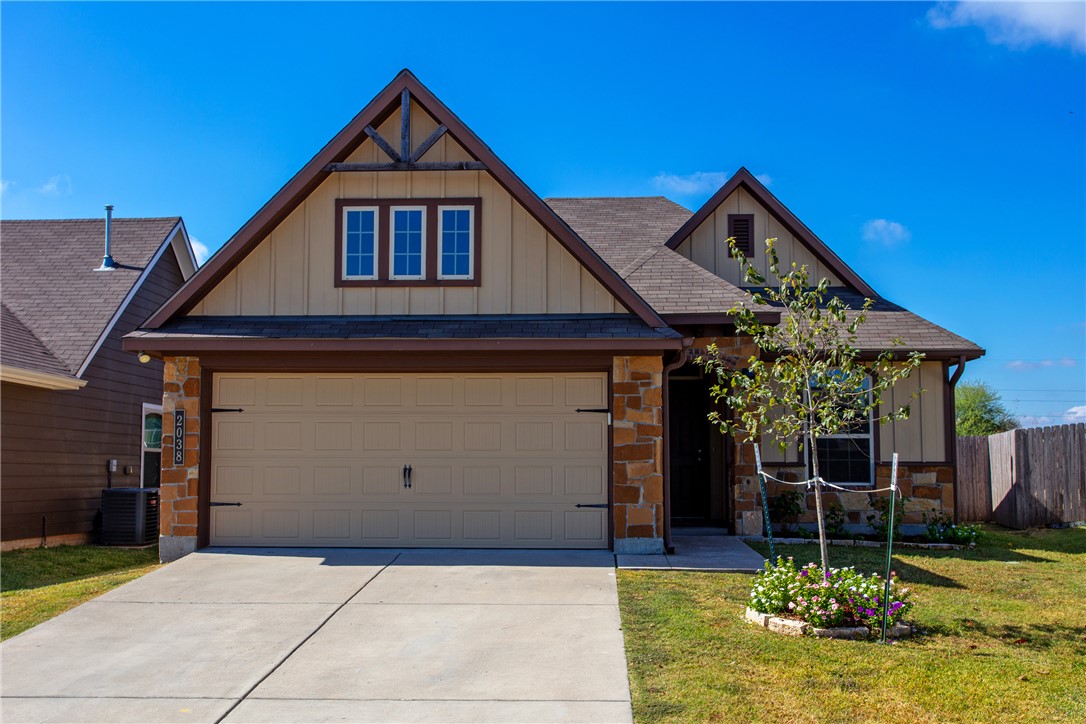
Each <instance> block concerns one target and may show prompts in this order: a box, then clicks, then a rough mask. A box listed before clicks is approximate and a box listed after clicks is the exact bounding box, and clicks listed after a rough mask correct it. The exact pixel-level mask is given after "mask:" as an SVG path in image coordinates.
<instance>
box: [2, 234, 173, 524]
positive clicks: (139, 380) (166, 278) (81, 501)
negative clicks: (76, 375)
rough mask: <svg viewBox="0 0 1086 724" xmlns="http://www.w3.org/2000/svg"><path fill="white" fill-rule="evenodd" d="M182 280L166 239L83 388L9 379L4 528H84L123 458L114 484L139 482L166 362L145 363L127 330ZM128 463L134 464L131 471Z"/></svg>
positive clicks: (4, 410) (4, 402)
mask: <svg viewBox="0 0 1086 724" xmlns="http://www.w3.org/2000/svg"><path fill="white" fill-rule="evenodd" d="M182 282H183V278H182V275H181V269H180V268H179V267H178V265H177V258H176V256H174V254H173V253H172V252H171V251H170V250H169V249H167V250H166V252H165V253H164V254H163V255H162V257H161V258H160V259H159V261H158V263H157V264H156V265H155V268H154V269H153V270H152V271H151V273H150V274H149V275H148V277H147V278H146V279H145V280H144V282H143V285H142V286H141V287H140V289H139V291H138V292H137V293H136V295H135V296H134V297H133V298H132V301H131V302H129V304H128V307H127V309H126V310H125V311H124V313H123V314H122V315H121V317H120V319H119V320H117V324H116V325H115V326H114V327H113V330H112V332H110V334H109V336H108V337H107V338H106V340H105V341H104V342H103V343H102V346H101V347H100V348H99V350H98V353H97V354H96V355H95V356H94V360H93V361H92V362H91V364H90V365H89V366H88V367H87V370H86V372H84V374H83V379H85V380H87V385H86V386H85V387H83V388H82V389H79V390H43V389H40V388H36V387H28V386H25V385H16V384H11V383H8V382H5V383H3V385H2V387H3V390H2V392H0V415H2V416H3V420H4V424H3V427H2V428H0V535H2V538H3V540H5V541H9V540H21V539H26V538H38V537H40V536H41V533H42V516H45V532H46V534H47V535H48V536H58V535H71V534H85V533H90V532H91V531H92V530H93V527H94V518H95V515H96V513H97V512H98V508H99V506H100V504H101V498H102V489H103V488H105V487H106V461H107V460H110V459H115V460H117V472H116V473H114V474H113V486H114V487H138V486H139V484H140V464H141V460H142V435H143V430H142V426H143V405H144V403H147V404H152V405H161V404H162V363H161V362H159V361H157V360H152V361H150V362H148V363H147V364H140V363H139V361H138V360H137V359H136V355H134V354H132V353H130V352H124V351H123V350H122V349H121V337H123V336H124V335H125V334H127V333H128V332H131V331H132V330H133V329H135V328H136V327H138V326H139V325H140V324H142V323H143V321H144V320H146V319H147V318H148V317H150V316H151V314H153V313H154V311H155V310H156V309H158V308H159V306H161V305H162V304H163V303H164V302H165V301H166V300H167V299H169V297H170V296H171V295H172V294H173V293H174V292H175V291H176V290H177V288H178V287H179V286H180V285H181V283H182ZM126 466H131V467H132V469H133V471H134V472H133V473H132V474H131V475H125V474H124V469H125V467H126Z"/></svg>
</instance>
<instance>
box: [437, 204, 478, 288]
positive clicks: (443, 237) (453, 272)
mask: <svg viewBox="0 0 1086 724" xmlns="http://www.w3.org/2000/svg"><path fill="white" fill-rule="evenodd" d="M474 214H475V209H474V207H471V206H441V207H438V240H439V241H438V243H439V244H440V245H441V248H440V250H439V253H438V264H439V265H440V268H439V269H438V274H437V276H438V278H439V279H471V277H472V274H473V273H474V270H475V264H474V262H475V259H474V256H475V253H474V249H475V219H474Z"/></svg>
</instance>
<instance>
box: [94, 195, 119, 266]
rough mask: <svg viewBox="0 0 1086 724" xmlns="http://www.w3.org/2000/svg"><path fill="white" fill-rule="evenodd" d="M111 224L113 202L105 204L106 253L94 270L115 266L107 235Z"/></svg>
mask: <svg viewBox="0 0 1086 724" xmlns="http://www.w3.org/2000/svg"><path fill="white" fill-rule="evenodd" d="M112 224H113V204H106V253H105V255H104V256H103V257H102V266H100V267H98V268H97V269H95V271H111V270H113V269H116V268H117V262H115V261H113V256H112V255H111V254H110V253H109V236H110V227H111V226H112Z"/></svg>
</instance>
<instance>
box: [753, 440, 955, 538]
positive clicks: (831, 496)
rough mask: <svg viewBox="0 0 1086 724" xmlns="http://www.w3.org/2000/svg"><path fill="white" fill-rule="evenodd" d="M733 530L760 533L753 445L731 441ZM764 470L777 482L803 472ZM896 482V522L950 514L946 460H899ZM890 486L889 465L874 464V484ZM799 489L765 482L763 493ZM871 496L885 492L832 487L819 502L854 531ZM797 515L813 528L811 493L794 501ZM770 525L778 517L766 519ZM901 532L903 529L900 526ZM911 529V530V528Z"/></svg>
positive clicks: (862, 527) (864, 525)
mask: <svg viewBox="0 0 1086 724" xmlns="http://www.w3.org/2000/svg"><path fill="white" fill-rule="evenodd" d="M736 459H737V460H739V461H740V462H739V464H737V465H736V485H735V488H736V498H737V502H736V509H737V512H736V533H737V534H739V535H762V534H763V530H762V529H763V527H764V526H763V521H762V506H761V499H760V494H759V492H758V477H757V475H756V471H755V466H754V449H753V448H752V447H751V446H750V445H739V444H737V445H736ZM765 469H766V472H767V473H769V474H770V475H772V476H774V477H777V478H780V479H781V480H789V481H799V480H802V479H803V477H804V476H805V475H806V473H805V472H804V470H803V469H802V468H794V467H792V468H789V467H774V466H769V465H767V466H766V468H765ZM897 482H898V487H899V489H900V491H901V495H902V496H904V497H905V498H908V500H906V501H905V504H904V511H905V512H904V515H903V516H902V520H901V522H902V526H919V525H922V524H923V523H924V515H925V514H932V513H935V514H942V515H946V516H949V517H950V518H951V519H953V518H954V468H953V466H951V465H949V464H946V463H909V464H905V465H902V464H899V465H898V469H897ZM889 486H890V465H886V464H882V463H876V465H875V487H876V488H887V487H889ZM785 489H788V490H797V491H801V492H802V491H803V490H804V488H801V487H795V486H791V485H779V484H777V483H774V482H773V481H769V483H768V485H767V492H768V494H769V497H770V498H773V497H774V496H775V495H777V494H778V493H780V492H782V491H783V490H785ZM740 494H742V496H743V509H742V512H739V501H738V498H739V495H740ZM874 495H877V496H886V495H889V493H888V492H884V493H874V494H871V493H868V492H866V491H865V490H863V488H857V489H856V490H855V491H852V492H848V493H842V492H838V491H835V490H830V491H825V492H824V493H823V495H822V503H823V505H824V506H826V507H827V508H828V507H829V506H831V505H833V504H834V503H836V504H838V505H840V506H841V508H842V509H843V510H844V513H845V516H846V519H847V520H846V523H845V524H846V525H847V526H848V527H849V530H850V531H851V532H854V533H858V532H866V531H867V530H868V521H867V516H868V515H870V514H871V513H873V512H874V508H873V507H872V506H871V499H872V497H873V496H874ZM800 506H801V507H802V508H803V513H801V514H800V516H799V519H798V521H796V522H798V523H800V524H810V525H804V527H809V528H811V529H814V528H815V527H816V526H817V524H818V519H817V516H816V513H815V509H816V506H815V499H814V493H813V492H810V493H807V494H806V495H804V497H803V499H802V500H801V501H800ZM771 522H772V524H773V526H774V527H776V526H777V525H779V524H780V523H781V522H782V521H777V520H773V521H771ZM906 530H908V529H907V528H906ZM913 530H916V529H915V528H914V529H913Z"/></svg>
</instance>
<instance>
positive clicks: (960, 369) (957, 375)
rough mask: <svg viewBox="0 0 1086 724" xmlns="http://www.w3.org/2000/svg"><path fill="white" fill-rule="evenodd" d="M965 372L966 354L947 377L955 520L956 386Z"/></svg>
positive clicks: (948, 441)
mask: <svg viewBox="0 0 1086 724" xmlns="http://www.w3.org/2000/svg"><path fill="white" fill-rule="evenodd" d="M947 372H948V373H949V372H950V367H949V365H948V366H947ZM964 372H965V355H962V356H960V357H959V358H958V364H957V366H956V367H955V368H954V374H952V375H950V376H949V377H948V378H947V387H946V415H945V416H944V417H945V419H946V423H945V424H946V426H947V431H946V445H947V451H946V453H947V459H948V460H949V461H950V470H951V476H950V480H951V483H950V485H951V489H952V490H953V491H954V522H955V523H957V522H958V433H957V430H956V427H957V425H956V420H957V416H956V413H955V401H954V387H955V385H957V384H958V380H960V379H961V378H962V373H964Z"/></svg>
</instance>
